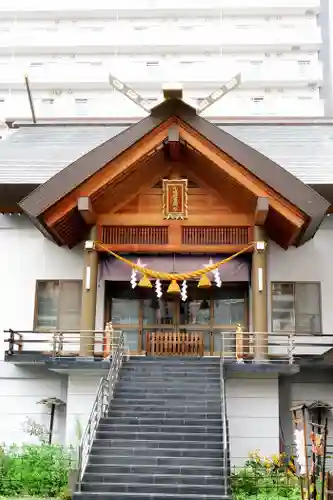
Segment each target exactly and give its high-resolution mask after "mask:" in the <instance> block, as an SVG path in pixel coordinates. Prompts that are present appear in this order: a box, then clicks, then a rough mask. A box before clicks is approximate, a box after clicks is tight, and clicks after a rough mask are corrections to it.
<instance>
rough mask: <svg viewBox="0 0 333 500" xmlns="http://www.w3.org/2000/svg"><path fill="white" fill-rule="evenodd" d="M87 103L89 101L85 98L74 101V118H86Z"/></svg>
mask: <svg viewBox="0 0 333 500" xmlns="http://www.w3.org/2000/svg"><path fill="white" fill-rule="evenodd" d="M88 103H89V101H88V99H86V98H78V99H75V111H76V116H86V115H87V114H88V111H89V109H88Z"/></svg>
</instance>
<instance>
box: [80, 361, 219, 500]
mask: <svg viewBox="0 0 333 500" xmlns="http://www.w3.org/2000/svg"><path fill="white" fill-rule="evenodd" d="M223 484H224V470H223V459H222V421H221V406H220V368H219V360H217V359H207V358H206V359H205V358H198V359H196V358H194V359H186V358H134V359H130V360H129V361H128V362H126V364H124V366H123V367H122V369H121V373H120V380H119V382H118V384H117V388H116V395H115V398H114V400H113V402H112V405H111V407H110V411H109V413H108V416H107V417H106V418H103V419H102V420H101V421H100V424H99V427H98V431H97V436H96V439H95V441H94V443H93V446H92V450H91V455H90V457H89V462H88V465H87V468H86V472H85V474H84V477H83V482H82V486H81V492H79V493H75V495H74V498H76V499H77V500H78V499H79V498H81V499H82V500H96V499H108V500H109V499H110V500H111V499H118V500H139V499H142V500H146V499H147V500H148V499H150V500H155V499H156V500H157V499H172V500H181V499H187V500H203V499H205V500H215V499H216V500H217V499H220V500H221V499H223V498H227V496H226V495H225V489H224V488H223Z"/></svg>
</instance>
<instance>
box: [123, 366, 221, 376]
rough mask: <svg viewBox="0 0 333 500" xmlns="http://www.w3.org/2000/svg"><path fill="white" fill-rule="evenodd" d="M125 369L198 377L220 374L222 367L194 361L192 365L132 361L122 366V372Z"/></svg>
mask: <svg viewBox="0 0 333 500" xmlns="http://www.w3.org/2000/svg"><path fill="white" fill-rule="evenodd" d="M125 371H136V372H141V373H172V374H175V373H177V374H181V373H184V374H188V375H190V376H193V375H194V376H195V375H197V376H198V378H201V375H202V376H205V375H207V374H215V375H220V367H219V366H211V365H202V366H200V365H198V364H196V363H192V364H191V365H190V364H188V365H185V364H173V365H170V364H163V363H157V364H156V363H139V364H137V365H135V364H131V363H125V364H124V365H123V366H122V372H125Z"/></svg>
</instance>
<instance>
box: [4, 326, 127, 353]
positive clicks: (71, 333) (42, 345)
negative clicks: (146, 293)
mask: <svg viewBox="0 0 333 500" xmlns="http://www.w3.org/2000/svg"><path fill="white" fill-rule="evenodd" d="M121 332H122V330H118V329H117V330H116V329H113V328H112V335H110V332H108V331H107V329H106V328H105V329H104V330H37V331H36V330H20V331H17V330H13V329H9V330H4V333H5V334H9V337H8V338H5V343H7V344H8V349H7V351H6V354H7V355H8V356H12V355H14V354H17V353H29V352H31V351H36V352H40V353H42V354H44V355H49V356H50V358H58V357H67V358H68V357H77V356H78V354H79V352H80V343H81V341H85V347H86V348H88V349H89V351H91V352H92V353H94V355H96V356H103V357H104V358H105V357H108V356H109V353H110V351H111V350H112V348H113V346H114V345H117V343H118V338H119V335H120V334H121ZM108 333H109V335H107V334H108Z"/></svg>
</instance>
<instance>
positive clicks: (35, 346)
mask: <svg viewBox="0 0 333 500" xmlns="http://www.w3.org/2000/svg"><path fill="white" fill-rule="evenodd" d="M132 327H133V325H115V326H114V327H112V326H110V324H108V325H107V326H106V328H105V330H96V331H84V332H83V331H81V332H80V331H77V330H76V331H52V332H51V331H50V332H34V331H15V330H8V331H6V332H5V344H6V346H7V347H6V353H5V360H6V361H7V362H12V363H15V364H21V363H24V364H35V363H36V362H39V363H46V364H49V365H50V366H52V364H53V366H54V365H56V366H59V365H63V366H67V367H68V366H72V367H74V366H76V367H82V366H83V365H82V364H81V363H82V362H90V363H92V362H93V363H98V362H100V363H103V362H105V361H108V360H109V359H110V357H112V352H113V350H114V348H115V347H117V346H118V344H119V342H120V341H124V346H125V350H126V352H127V354H132V355H135V354H139V355H142V354H146V355H148V356H192V357H193V356H199V357H201V356H205V355H210V356H217V357H221V358H222V359H223V361H224V362H225V363H226V364H231V365H232V364H234V363H236V364H237V365H260V364H262V363H264V364H265V365H266V366H267V362H268V364H270V365H274V364H279V365H289V367H290V366H296V367H297V366H299V365H303V364H307V363H311V364H313V363H316V364H317V365H318V366H319V365H323V366H326V365H332V362H333V335H332V334H330V335H318V336H317V335H315V336H314V335H308V334H307V335H299V334H297V335H296V334H294V333H291V332H274V333H273V332H263V333H252V332H246V331H243V329H242V328H241V327H236V329H235V330H234V331H226V330H222V331H221V329H220V327H218V326H216V327H214V328H213V329H212V328H211V327H209V326H207V327H205V326H203V325H193V326H191V327H190V328H189V327H188V326H187V327H186V328H183V327H182V326H181V325H180V327H179V331H174V330H173V327H172V325H155V326H154V327H149V328H148V327H147V328H145V331H144V332H143V333H144V338H145V339H144V341H143V349H144V350H143V351H142V352H140V353H135V352H132V351H130V348H131V343H128V339H127V333H126V332H127V331H129V332H130V336H131V335H132V334H133V328H132ZM6 337H7V338H6ZM80 342H81V345H82V343H83V344H84V345H85V346H86V348H88V350H89V351H91V357H89V356H88V358H89V359H87V357H85V356H79V352H80ZM212 346H213V347H212ZM95 366H97V365H95ZM244 369H245V370H246V369H247V368H246V367H244ZM272 369H273V370H274V369H276V368H274V367H272ZM279 370H280V371H281V368H279Z"/></svg>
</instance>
